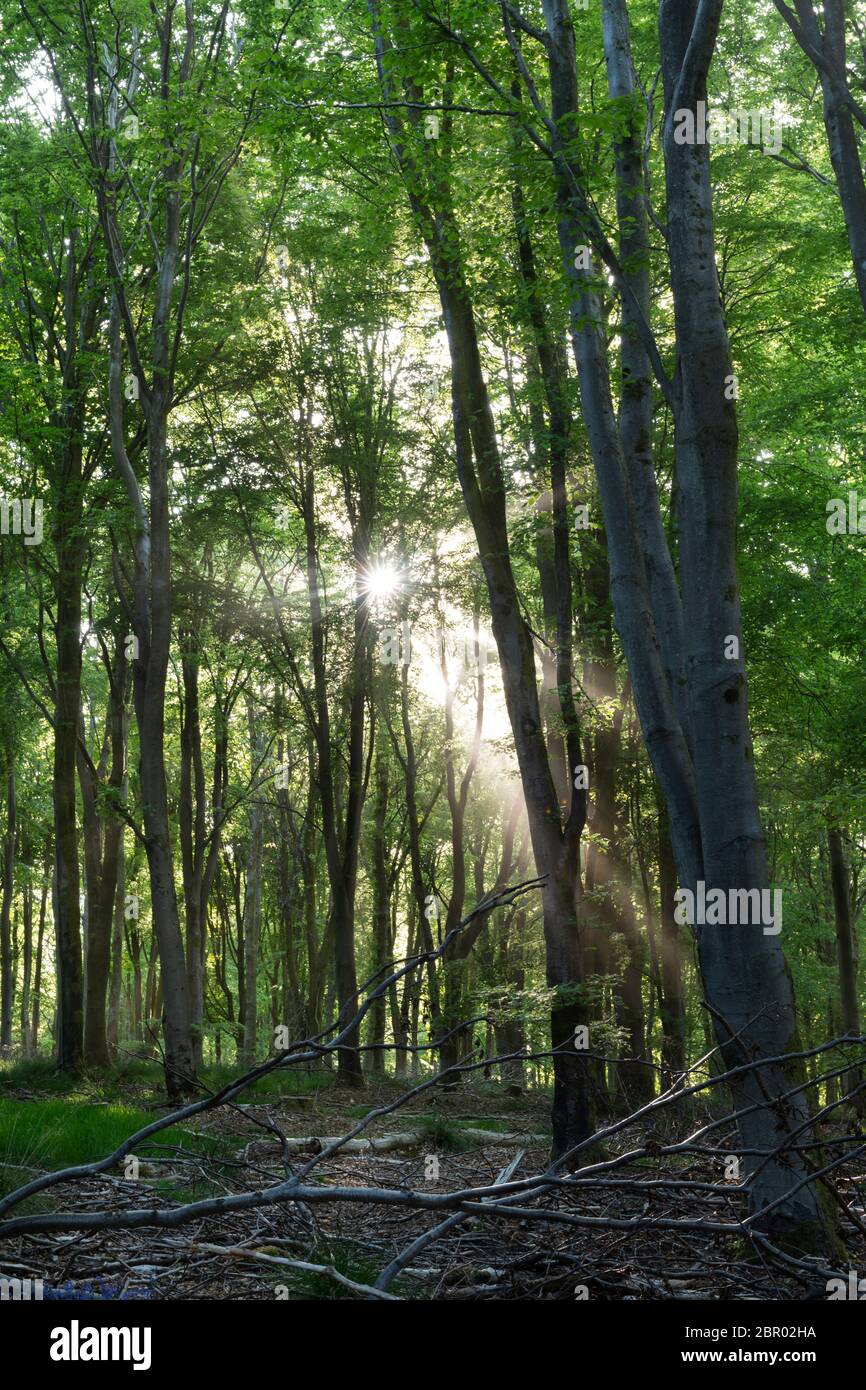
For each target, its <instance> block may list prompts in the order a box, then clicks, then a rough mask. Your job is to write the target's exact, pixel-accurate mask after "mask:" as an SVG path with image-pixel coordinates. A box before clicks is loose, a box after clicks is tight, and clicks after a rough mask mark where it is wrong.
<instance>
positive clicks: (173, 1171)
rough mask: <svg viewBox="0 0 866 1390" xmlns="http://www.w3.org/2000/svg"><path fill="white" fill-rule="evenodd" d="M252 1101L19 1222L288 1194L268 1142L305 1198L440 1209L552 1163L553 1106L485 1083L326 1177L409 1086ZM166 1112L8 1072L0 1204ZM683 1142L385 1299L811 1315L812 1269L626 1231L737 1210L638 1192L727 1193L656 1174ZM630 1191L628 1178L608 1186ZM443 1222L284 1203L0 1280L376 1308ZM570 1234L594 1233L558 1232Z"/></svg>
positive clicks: (4, 1250) (691, 1170) (499, 1230)
mask: <svg viewBox="0 0 866 1390" xmlns="http://www.w3.org/2000/svg"><path fill="white" fill-rule="evenodd" d="M228 1076H229V1073H228V1072H224V1071H221V1072H216V1071H214V1072H213V1073H212V1074H210V1075H208V1076H207V1078H206V1080H207V1083H208V1084H209V1085H210V1086H211V1087H212V1088H216V1087H217V1086H220V1085H224V1084H225V1081H226V1080H227V1079H228ZM287 1081H290V1082H291V1088H290V1089H289V1088H287ZM259 1086H260V1089H261V1091H263V1092H264V1093H263V1094H256V1093H255V1092H253V1093H252V1094H253V1096H254V1099H253V1100H252V1101H248V1102H247V1103H245V1104H244V1105H242V1106H241V1105H235V1106H232V1107H223V1108H221V1109H218V1110H215V1111H212V1112H208V1113H205V1114H202V1115H198V1116H196V1117H194V1118H192V1119H190V1120H187V1121H185V1122H184V1123H183V1124H182V1125H180V1126H176V1127H173V1128H172V1129H171V1130H166V1131H165V1132H163V1133H162V1134H160V1135H158V1136H157V1137H156V1139H155V1140H154V1141H151V1142H150V1143H147V1144H143V1145H141V1146H140V1147H139V1148H138V1149H137V1154H138V1157H139V1166H138V1170H137V1174H136V1176H135V1180H132V1179H131V1178H130V1177H127V1176H125V1174H124V1172H123V1171H122V1170H121V1169H117V1170H114V1171H112V1172H106V1173H103V1174H99V1175H96V1176H87V1177H85V1178H80V1179H76V1180H75V1181H68V1182H64V1183H60V1184H58V1185H57V1186H55V1187H52V1188H51V1189H50V1190H49V1191H48V1192H46V1193H43V1194H40V1195H38V1196H36V1197H33V1198H30V1199H28V1200H27V1201H26V1202H24V1203H23V1204H22V1205H21V1206H19V1207H16V1209H15V1213H14V1214H15V1215H21V1214H30V1213H33V1212H35V1211H40V1212H52V1213H53V1212H72V1211H75V1212H78V1213H81V1212H92V1213H100V1212H107V1211H109V1212H114V1211H118V1210H120V1209H123V1208H129V1209H131V1210H134V1209H139V1210H140V1209H141V1208H142V1207H143V1206H145V1205H146V1206H147V1207H148V1208H157V1209H161V1210H166V1211H167V1210H170V1209H172V1208H173V1207H177V1206H178V1205H180V1204H182V1203H189V1202H193V1201H202V1200H207V1199H210V1198H213V1197H218V1196H223V1195H228V1194H231V1193H238V1192H243V1191H250V1190H254V1189H256V1188H264V1187H267V1186H270V1185H273V1184H274V1183H276V1182H280V1181H282V1180H283V1179H284V1178H285V1176H286V1168H285V1166H284V1161H283V1155H282V1151H281V1144H280V1142H279V1141H278V1140H277V1139H276V1138H275V1137H273V1131H272V1130H271V1129H270V1127H274V1129H276V1130H278V1131H279V1132H280V1133H281V1134H282V1135H284V1136H285V1137H286V1139H287V1140H289V1141H291V1140H293V1139H311V1140H312V1141H313V1142H312V1143H311V1144H310V1145H309V1146H305V1148H304V1149H303V1151H298V1152H292V1154H291V1155H290V1160H289V1161H290V1163H291V1171H293V1172H295V1173H297V1172H298V1171H299V1169H300V1168H301V1167H302V1166H303V1165H304V1164H306V1163H307V1162H310V1161H311V1160H314V1161H315V1167H314V1168H313V1170H312V1172H311V1174H310V1178H309V1180H308V1181H309V1182H311V1183H317V1184H324V1185H329V1186H335V1187H341V1188H371V1187H376V1188H386V1189H403V1190H412V1191H415V1192H424V1193H445V1192H448V1191H453V1190H455V1189H465V1188H474V1187H483V1186H490V1185H491V1184H493V1183H494V1182H495V1181H496V1179H497V1177H498V1176H499V1175H500V1174H501V1173H502V1172H503V1170H504V1169H505V1168H507V1167H508V1165H509V1164H511V1163H512V1162H514V1161H515V1160H517V1166H516V1168H515V1170H514V1175H515V1177H526V1176H528V1175H531V1174H533V1173H537V1172H539V1171H541V1170H542V1169H543V1168H544V1166H545V1163H546V1161H547V1157H548V1150H549V1126H550V1097H549V1095H547V1094H546V1093H545V1092H543V1091H539V1092H529V1093H524V1094H522V1095H514V1094H509V1093H508V1090H507V1088H506V1087H504V1086H503V1085H500V1084H498V1083H496V1082H493V1081H491V1082H482V1083H473V1084H471V1085H462V1086H461V1087H459V1088H457V1089H454V1090H444V1089H441V1088H438V1087H437V1088H435V1089H432V1090H427V1091H425V1092H423V1093H422V1094H420V1095H418V1096H417V1097H414V1098H413V1099H411V1100H409V1101H408V1102H406V1103H405V1104H402V1105H401V1106H400V1107H399V1108H398V1109H396V1110H394V1111H393V1113H390V1114H388V1115H385V1116H379V1117H377V1118H376V1119H375V1120H373V1121H372V1122H371V1123H370V1125H369V1126H368V1127H367V1128H365V1129H364V1131H363V1137H364V1138H365V1139H368V1138H373V1139H374V1140H375V1139H376V1138H380V1139H381V1138H382V1137H384V1136H387V1139H386V1147H385V1148H384V1149H383V1150H382V1151H376V1152H352V1153H346V1152H343V1153H337V1154H334V1155H332V1156H329V1157H327V1158H321V1159H320V1158H316V1152H317V1150H319V1149H320V1147H321V1145H320V1143H319V1142H317V1141H325V1142H327V1140H328V1138H331V1137H333V1136H337V1135H345V1134H346V1133H347V1132H348V1131H349V1130H351V1129H352V1128H353V1127H354V1126H356V1125H358V1123H359V1122H360V1121H361V1120H362V1119H363V1117H364V1116H365V1115H366V1114H367V1113H368V1112H369V1111H370V1110H372V1109H377V1108H380V1107H386V1106H391V1105H393V1104H394V1102H395V1101H396V1100H397V1099H398V1097H399V1096H400V1095H401V1094H402V1092H403V1086H402V1083H397V1082H395V1081H392V1080H386V1081H383V1082H381V1083H377V1084H368V1085H367V1087H366V1089H365V1090H363V1091H361V1092H358V1091H353V1090H348V1089H344V1088H341V1087H339V1086H337V1085H336V1084H335V1082H334V1078H333V1077H332V1076H331V1075H329V1074H319V1075H304V1076H300V1075H297V1074H294V1075H292V1076H291V1078H284V1077H282V1076H280V1075H279V1074H273V1075H272V1076H270V1077H268V1078H266V1079H265V1081H264V1082H263V1083H259ZM248 1094H250V1093H248ZM163 1109H164V1102H161V1101H160V1099H159V1096H158V1090H157V1087H156V1069H155V1067H154V1066H153V1064H143V1063H133V1064H130V1065H129V1066H128V1067H127V1068H126V1069H122V1070H121V1071H120V1072H119V1073H116V1074H113V1075H112V1076H111V1077H109V1078H103V1079H102V1080H99V1079H91V1080H89V1081H84V1082H80V1083H77V1084H76V1085H74V1086H72V1085H71V1084H70V1083H68V1082H64V1081H63V1080H62V1079H61V1078H58V1077H57V1076H56V1074H54V1073H53V1072H52V1071H51V1069H50V1066H48V1065H47V1064H40V1063H29V1064H27V1063H24V1064H19V1065H18V1066H17V1067H16V1066H7V1067H6V1069H5V1071H4V1070H0V1194H6V1193H8V1192H10V1191H12V1190H14V1189H15V1188H17V1187H19V1186H21V1185H22V1184H23V1183H25V1182H28V1181H30V1180H31V1179H32V1178H33V1177H35V1176H37V1175H38V1174H39V1173H40V1172H43V1171H53V1170H57V1169H60V1168H64V1167H66V1166H69V1165H71V1164H73V1163H88V1162H93V1161H95V1160H97V1159H99V1158H102V1157H104V1156H105V1155H107V1154H108V1153H111V1152H112V1151H113V1149H114V1148H115V1147H117V1145H118V1144H119V1143H120V1142H121V1141H122V1140H123V1139H124V1138H125V1137H127V1136H128V1135H129V1134H131V1133H132V1132H134V1131H135V1130H136V1129H137V1128H139V1127H140V1126H141V1125H143V1124H146V1123H148V1122H150V1121H151V1120H152V1119H153V1118H155V1117H156V1116H157V1115H159V1113H160V1111H161V1110H163ZM691 1119H692V1121H693V1120H694V1114H692V1116H691ZM484 1131H487V1133H488V1134H489V1139H487V1138H485V1136H484ZM407 1136H411V1138H410V1139H409V1145H408V1147H407V1146H405V1144H406V1138H407ZM675 1137H676V1135H675V1134H674V1132H673V1130H666V1131H665V1132H664V1133H661V1132H660V1131H659V1130H658V1129H656V1130H654V1131H653V1132H649V1131H648V1130H647V1129H646V1128H644V1129H643V1132H640V1131H636V1129H635V1127H634V1126H632V1127H631V1128H630V1129H629V1131H628V1138H627V1140H625V1139H624V1140H623V1142H622V1143H620V1144H618V1143H617V1140H613V1141H611V1142H610V1143H609V1144H608V1145H607V1146H606V1154H607V1156H608V1157H611V1156H615V1155H616V1154H618V1153H620V1152H622V1151H623V1150H624V1149H626V1148H628V1149H629V1150H631V1151H634V1149H635V1146H636V1145H637V1146H638V1148H640V1146H641V1145H648V1146H649V1147H648V1149H647V1151H646V1153H645V1154H644V1155H642V1156H641V1157H638V1158H637V1159H633V1160H632V1161H631V1163H630V1165H629V1167H628V1173H627V1176H626V1183H628V1182H631V1186H628V1185H620V1184H616V1185H614V1184H611V1185H609V1186H608V1187H598V1186H594V1187H592V1188H589V1187H587V1188H584V1189H582V1190H579V1191H577V1192H569V1193H567V1194H565V1193H554V1194H552V1195H550V1194H548V1195H547V1196H544V1197H542V1198H533V1199H522V1201H521V1206H522V1207H524V1208H526V1207H527V1206H528V1205H530V1203H531V1204H532V1205H533V1207H534V1208H535V1209H536V1210H539V1211H540V1210H541V1209H546V1210H548V1211H551V1209H552V1210H553V1211H554V1212H556V1213H557V1215H559V1216H560V1220H557V1215H553V1216H552V1217H551V1218H550V1219H548V1220H544V1221H541V1220H538V1219H537V1218H535V1217H532V1218H526V1219H518V1218H511V1219H508V1220H503V1219H497V1220H493V1219H490V1220H482V1219H479V1218H478V1217H465V1218H464V1219H463V1220H462V1221H460V1222H458V1223H456V1224H455V1225H454V1226H453V1228H452V1229H451V1230H449V1231H448V1232H446V1233H444V1234H443V1235H442V1236H441V1237H439V1238H438V1239H437V1240H436V1241H434V1242H432V1243H431V1244H429V1245H428V1246H426V1247H425V1248H424V1249H423V1250H421V1251H420V1252H419V1253H418V1254H417V1256H415V1257H413V1258H411V1259H410V1260H409V1261H408V1263H407V1265H406V1268H405V1269H403V1270H402V1271H401V1272H400V1273H399V1275H398V1276H397V1277H396V1278H395V1279H394V1281H393V1282H392V1283H391V1284H390V1285H389V1293H390V1295H391V1296H396V1297H399V1298H404V1299H406V1298H408V1299H437V1300H442V1299H445V1300H465V1299H479V1298H480V1299H499V1300H501V1299H522V1300H549V1299H570V1300H574V1299H575V1298H581V1297H588V1298H591V1299H593V1300H598V1299H600V1300H619V1299H636V1300H653V1299H707V1298H709V1299H717V1300H726V1299H743V1298H747V1299H755V1298H758V1299H767V1300H776V1299H785V1298H804V1297H810V1296H811V1297H815V1296H819V1286H818V1285H816V1284H815V1281H814V1279H813V1280H812V1281H811V1285H810V1280H809V1278H808V1277H804V1275H803V1271H802V1270H800V1271H793V1273H794V1276H795V1277H793V1278H789V1277H787V1276H786V1273H785V1271H784V1269H780V1268H779V1267H778V1266H777V1265H776V1266H774V1265H773V1263H772V1262H768V1261H767V1260H766V1259H764V1258H762V1257H761V1255H760V1252H758V1251H756V1249H755V1248H754V1247H751V1248H749V1247H748V1246H747V1244H746V1242H744V1241H742V1240H741V1239H740V1238H739V1237H737V1238H736V1239H732V1238H731V1237H730V1236H726V1235H718V1234H715V1233H712V1232H702V1231H700V1230H685V1231H682V1232H680V1231H676V1230H670V1229H658V1228H649V1229H647V1228H646V1227H645V1226H643V1227H640V1228H638V1229H630V1228H629V1226H628V1225H627V1223H628V1222H633V1221H636V1220H646V1218H647V1217H652V1218H654V1219H661V1220H669V1221H675V1220H677V1219H679V1218H682V1217H683V1216H684V1215H685V1216H686V1217H688V1216H694V1217H697V1218H701V1217H702V1218H704V1219H707V1220H710V1221H716V1222H718V1221H730V1220H731V1219H732V1217H733V1216H735V1215H736V1214H737V1211H738V1210H739V1211H740V1212H741V1211H742V1208H737V1204H736V1201H735V1199H734V1197H733V1194H732V1197H731V1199H727V1198H726V1197H719V1195H718V1190H717V1191H716V1193H714V1194H712V1195H711V1196H702V1197H700V1199H698V1200H697V1204H696V1199H695V1198H693V1197H689V1199H688V1203H689V1205H688V1207H687V1206H686V1203H685V1200H684V1196H683V1193H682V1191H677V1189H676V1186H675V1184H674V1185H671V1186H668V1187H662V1188H659V1187H655V1188H653V1189H647V1188H646V1186H645V1184H646V1182H647V1181H652V1180H653V1179H659V1180H667V1181H668V1182H669V1183H670V1180H671V1179H682V1180H683V1181H704V1182H713V1183H715V1184H718V1183H719V1182H720V1179H721V1177H722V1174H721V1172H720V1167H719V1164H718V1163H717V1162H715V1161H714V1160H705V1159H703V1158H700V1159H698V1160H696V1158H695V1156H693V1155H690V1156H688V1157H684V1158H683V1159H681V1160H675V1166H672V1162H671V1160H670V1158H668V1159H665V1160H662V1159H661V1158H659V1157H657V1156H656V1155H655V1152H654V1151H655V1150H656V1149H658V1147H659V1141H661V1143H666V1142H669V1141H670V1140H671V1139H673V1138H675ZM662 1163H664V1167H662V1166H661V1165H662ZM623 1176H624V1174H623V1170H617V1173H616V1174H613V1175H612V1177H614V1178H622V1177H623ZM638 1181H639V1182H640V1183H641V1186H640V1187H637V1185H636V1183H637V1182H638ZM847 1181H849V1182H850V1180H847ZM143 1188H144V1189H146V1191H147V1198H146V1202H143V1201H142V1190H143ZM852 1196H853V1194H852ZM852 1206H853V1201H852ZM450 1214H451V1213H450V1211H448V1210H438V1211H430V1210H413V1209H407V1208H406V1207H405V1206H398V1205H387V1204H383V1203H380V1202H372V1201H369V1202H368V1201H336V1200H335V1201H333V1202H332V1201H321V1202H316V1203H314V1204H312V1205H311V1206H306V1207H304V1208H299V1207H298V1205H297V1204H296V1203H288V1202H285V1203H281V1204H273V1205H268V1206H265V1207H261V1208H258V1209H249V1210H246V1211H243V1212H231V1213H219V1212H215V1213H208V1214H206V1215H204V1216H202V1217H200V1218H196V1219H195V1220H193V1221H190V1222H188V1223H186V1224H183V1225H180V1226H178V1227H176V1228H142V1229H137V1230H108V1231H95V1232H73V1233H69V1234H67V1233H53V1232H40V1233H38V1234H28V1235H21V1236H11V1237H8V1238H7V1239H6V1240H4V1241H3V1242H2V1243H0V1276H6V1277H19V1278H26V1277H30V1278H41V1279H42V1280H44V1283H45V1286H46V1289H47V1291H48V1292H47V1294H46V1296H47V1297H57V1298H64V1297H65V1298H70V1299H74V1298H81V1297H85V1298H86V1297H88V1296H89V1297H95V1298H98V1297H114V1298H118V1297H121V1298H123V1297H125V1298H157V1299H207V1300H213V1299H243V1300H245V1301H248V1300H250V1299H255V1300H273V1299H287V1298H288V1299H317V1300H318V1299H333V1298H337V1299H341V1298H357V1297H368V1296H370V1294H369V1293H368V1292H367V1290H369V1288H370V1286H371V1285H373V1284H374V1283H375V1281H376V1279H377V1277H378V1276H379V1274H380V1273H381V1271H382V1270H383V1269H384V1268H385V1267H386V1266H387V1265H388V1264H389V1263H390V1262H391V1260H392V1259H394V1257H395V1256H396V1255H398V1254H399V1253H400V1252H401V1251H403V1250H405V1249H406V1247H407V1246H409V1245H410V1243H411V1242H412V1241H413V1240H414V1239H415V1238H416V1237H417V1236H419V1235H420V1234H421V1233H422V1232H424V1231H425V1230H428V1229H430V1228H431V1227H433V1226H435V1225H436V1224H438V1223H440V1222H441V1221H442V1220H443V1219H444V1218H446V1217H448V1216H449V1215H450ZM575 1217H577V1218H579V1219H580V1220H582V1221H587V1222H588V1223H590V1222H591V1223H593V1224H587V1225H586V1226H581V1225H574V1224H566V1223H567V1222H568V1221H570V1220H571V1219H573V1218H575ZM856 1219H857V1218H856V1216H855V1221H856ZM607 1222H610V1223H611V1224H609V1225H608V1224H604V1223H607ZM596 1223H598V1224H596ZM846 1226H847V1229H846V1232H845V1234H846V1240H848V1237H849V1236H850V1240H849V1241H848V1248H849V1258H850V1261H851V1264H852V1266H855V1267H856V1266H858V1265H859V1267H860V1268H863V1267H864V1266H866V1239H864V1235H863V1234H861V1233H860V1232H858V1231H856V1229H855V1227H854V1226H853V1225H851V1223H850V1221H847V1220H846ZM304 1266H310V1267H309V1268H305V1267H304ZM356 1286H357V1287H356Z"/></svg>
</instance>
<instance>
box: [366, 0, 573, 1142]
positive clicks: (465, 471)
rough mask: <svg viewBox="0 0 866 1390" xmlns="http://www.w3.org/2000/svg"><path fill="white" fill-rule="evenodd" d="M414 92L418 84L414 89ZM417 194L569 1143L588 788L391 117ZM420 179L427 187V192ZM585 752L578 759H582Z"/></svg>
mask: <svg viewBox="0 0 866 1390" xmlns="http://www.w3.org/2000/svg"><path fill="white" fill-rule="evenodd" d="M370 11H371V15H372V18H373V27H374V31H375V39H376V52H377V62H378V67H379V75H380V82H381V85H382V89H383V94H384V95H385V97H386V99H388V100H389V101H392V100H393V99H394V97H395V92H394V86H393V83H392V80H391V75H390V64H389V48H388V43H387V41H386V39H385V36H384V34H383V33H382V32H381V29H380V26H379V18H378V11H377V6H376V4H375V0H371V3H370ZM410 95H412V96H414V97H417V93H416V92H415V91H414V89H413V90H412V93H411V94H410ZM385 122H386V126H387V128H388V131H389V135H390V139H391V146H392V149H393V151H394V154H395V157H396V159H397V161H398V164H399V166H400V168H401V172H402V173H403V177H404V182H405V184H406V188H407V194H408V197H409V201H410V205H411V207H412V210H413V212H414V214H415V217H416V219H417V221H418V224H419V226H420V229H421V233H422V236H423V237H424V241H425V243H426V246H427V251H428V255H429V258H430V264H431V268H432V271H433V275H434V278H435V281H436V286H437V290H438V294H439V301H440V305H441V307H442V314H443V318H444V321H445V331H446V334H447V338H448V346H449V354H450V359H451V401H452V416H453V423H454V440H455V450H456V456H457V473H458V478H459V481H460V486H461V490H462V492H463V498H464V502H465V504H466V509H467V512H468V515H469V518H470V522H471V524H472V527H473V530H474V532H475V538H476V542H477V546H478V553H479V557H480V560H481V564H482V568H483V571H484V577H485V582H486V585H487V592H488V597H489V602H490V612H491V620H492V627H493V636H494V639H495V641H496V646H497V651H498V654H499V663H500V668H501V671H502V680H503V689H504V694H505V702H506V706H507V709H508V715H509V721H510V724H511V729H512V732H513V735H514V741H515V747H516V751H517V759H518V764H519V768H520V775H521V782H522V786H523V790H524V795H525V799H526V806H527V814H528V817H529V825H530V833H531V836H532V843H533V850H534V854H535V862H536V867H537V870H538V873H539V874H540V875H541V876H543V877H544V879H545V886H544V890H543V908H544V936H545V949H546V965H547V982H548V985H549V986H551V988H553V989H554V990H555V991H556V993H555V996H554V1005H553V1009H552V1013H551V1042H552V1046H553V1050H554V1052H555V1054H556V1055H555V1058H554V1102H553V1132H554V1138H553V1145H554V1151H555V1152H556V1153H557V1154H560V1155H561V1154H564V1153H565V1152H566V1151H567V1150H569V1149H570V1148H572V1147H573V1146H574V1145H575V1144H576V1143H578V1142H579V1141H580V1140H582V1139H584V1138H586V1137H587V1135H588V1134H590V1133H591V1132H592V1130H593V1128H594V1124H593V1116H592V1105H591V1098H590V1091H589V1086H588V1084H587V1075H586V1071H585V1067H584V1063H583V1062H582V1060H581V1059H580V1058H579V1056H578V1054H577V1052H576V1050H575V1048H574V1046H573V1042H574V1031H575V1028H576V1026H577V1025H578V1024H579V1023H582V1022H583V1008H582V1005H581V1003H580V999H579V995H577V994H576V993H575V991H574V989H573V986H574V985H575V984H577V983H579V981H580V979H581V952H580V943H579V940H578V929H577V916H576V908H575V898H576V890H577V878H578V870H579V864H578V853H577V847H578V844H579V840H580V833H581V830H582V828H583V823H584V821H585V815H586V798H585V793H582V792H578V793H577V794H576V795H575V794H572V799H571V808H570V811H569V815H568V819H567V821H566V824H565V826H563V825H562V821H561V817H560V809H559V799H558V796H557V791H556V787H555V784H554V780H553V775H552V773H551V768H550V763H549V760H548V755H547V749H546V746H545V740H544V729H543V724H542V718H541V711H540V707H539V700H538V689H537V685H536V675H535V658H534V650H533V644H532V637H531V634H530V632H529V630H528V627H527V623H526V620H525V618H524V616H523V612H522V608H521V604H520V598H519V595H518V592H517V585H516V583H515V579H514V574H513V571H512V567H511V559H510V553H509V544H508V526H507V520H506V513H505V488H504V481H503V475H502V466H501V459H500V454H499V445H498V440H497V435H496V429H495V425H494V421H493V415H492V411H491V408H490V399H489V395H488V391H487V385H486V382H485V379H484V373H483V370H482V366H481V356H480V351H479V344H478V332H477V326H476V321H475V315H474V312H473V307H472V302H471V297H470V294H469V290H468V286H467V284H466V280H465V276H464V272H463V266H462V261H461V253H460V236H459V229H458V227H457V225H456V220H455V218H454V215H453V211H452V209H451V206H450V199H449V196H448V189H447V186H446V185H445V182H444V178H443V175H442V174H441V173H440V172H439V171H438V170H434V169H430V168H429V161H430V160H432V159H433V156H432V155H428V156H427V157H426V159H427V163H428V168H427V169H422V168H421V166H420V163H419V161H418V160H416V159H415V157H414V155H413V154H412V152H411V150H410V147H409V140H408V135H407V132H406V130H405V129H404V127H403V125H402V122H401V120H400V118H399V117H398V116H397V115H396V114H394V113H393V111H389V114H388V115H387V116H386V117H385ZM422 190H423V192H422ZM578 761H579V759H578Z"/></svg>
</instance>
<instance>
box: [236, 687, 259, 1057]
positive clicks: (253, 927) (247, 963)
mask: <svg viewBox="0 0 866 1390" xmlns="http://www.w3.org/2000/svg"><path fill="white" fill-rule="evenodd" d="M247 721H248V725H249V735H250V767H251V780H252V781H253V782H255V781H257V780H258V777H259V775H260V769H261V765H262V762H263V759H264V738H263V735H262V731H261V728H260V726H259V722H258V715H257V712H256V709H255V706H254V704H253V702H252V701H251V700H248V701H247ZM248 821H249V844H248V849H247V861H246V877H245V884H244V986H245V988H244V998H243V1010H242V1014H241V1024H242V1027H243V1043H242V1048H241V1058H240V1060H241V1063H242V1065H243V1066H245V1067H251V1066H253V1065H254V1063H255V1060H256V1037H257V1035H256V1024H257V1015H256V1008H257V1002H258V1001H257V988H256V985H257V980H258V964H259V938H260V934H261V916H262V844H263V835H264V815H263V808H262V804H261V798H260V797H258V796H254V797H253V798H252V800H251V801H250V807H249V817H248Z"/></svg>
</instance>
